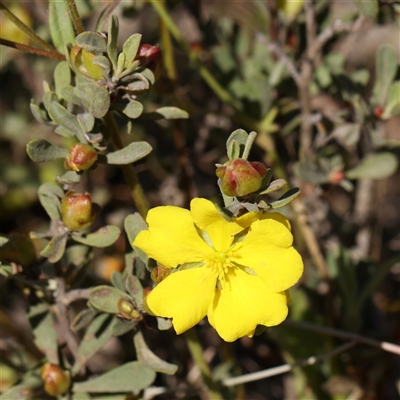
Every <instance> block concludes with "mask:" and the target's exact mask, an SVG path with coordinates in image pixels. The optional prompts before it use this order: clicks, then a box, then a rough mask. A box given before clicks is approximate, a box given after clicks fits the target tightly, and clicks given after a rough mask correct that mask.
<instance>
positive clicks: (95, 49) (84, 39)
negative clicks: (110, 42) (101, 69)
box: [75, 32, 107, 56]
mask: <svg viewBox="0 0 400 400" xmlns="http://www.w3.org/2000/svg"><path fill="white" fill-rule="evenodd" d="M75 43H76V44H77V45H78V46H80V47H82V48H83V49H85V50H86V51H89V52H91V53H93V54H96V55H98V56H99V55H102V54H103V53H106V52H107V43H106V41H105V39H104V37H103V36H102V35H101V34H100V33H97V32H83V33H81V34H80V35H78V36H77V37H76V38H75Z"/></svg>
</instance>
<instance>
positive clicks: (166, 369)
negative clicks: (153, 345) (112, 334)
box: [133, 331, 178, 375]
mask: <svg viewBox="0 0 400 400" xmlns="http://www.w3.org/2000/svg"><path fill="white" fill-rule="evenodd" d="M133 342H134V344H135V350H136V355H137V358H138V360H139V361H140V363H141V364H143V365H144V366H146V367H149V368H151V369H153V370H154V371H157V372H161V373H163V374H168V375H173V374H175V372H176V371H177V370H178V366H177V365H174V364H170V363H167V362H166V361H163V360H161V358H159V357H157V356H156V355H155V354H154V353H153V352H152V351H151V350H150V349H149V348H148V346H147V344H146V342H145V341H144V338H143V334H142V332H141V331H137V332H136V334H135V336H134V337H133Z"/></svg>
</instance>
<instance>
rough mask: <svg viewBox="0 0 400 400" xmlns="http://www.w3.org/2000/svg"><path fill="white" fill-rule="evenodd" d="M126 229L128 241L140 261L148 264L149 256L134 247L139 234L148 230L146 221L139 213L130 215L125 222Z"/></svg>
mask: <svg viewBox="0 0 400 400" xmlns="http://www.w3.org/2000/svg"><path fill="white" fill-rule="evenodd" d="M124 228H125V231H126V233H127V235H128V240H129V243H130V244H131V246H132V248H133V249H134V250H135V252H136V253H137V255H138V256H139V257H140V259H141V260H142V261H143V262H144V263H146V264H147V262H148V261H149V258H148V257H147V254H146V253H144V252H143V251H142V250H140V249H138V248H137V247H135V246H133V241H134V240H135V238H136V236H137V235H138V233H139V232H140V231H142V230H144V229H147V228H148V226H147V224H146V222H145V220H144V219H143V218H142V216H141V215H140V214H139V213H135V214H131V215H128V216H127V217H126V218H125V221H124Z"/></svg>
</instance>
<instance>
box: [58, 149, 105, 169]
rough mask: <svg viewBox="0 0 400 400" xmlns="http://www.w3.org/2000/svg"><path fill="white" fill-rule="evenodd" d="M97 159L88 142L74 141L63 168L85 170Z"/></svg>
mask: <svg viewBox="0 0 400 400" xmlns="http://www.w3.org/2000/svg"><path fill="white" fill-rule="evenodd" d="M96 161H97V152H96V150H95V149H94V148H93V147H92V146H90V145H89V144H83V143H75V144H73V145H72V146H71V147H70V148H69V153H68V157H67V158H66V159H65V161H64V168H65V169H69V170H72V171H76V172H79V171H85V170H87V169H89V168H90V167H91V166H92V165H93V164H94V163H95V162H96Z"/></svg>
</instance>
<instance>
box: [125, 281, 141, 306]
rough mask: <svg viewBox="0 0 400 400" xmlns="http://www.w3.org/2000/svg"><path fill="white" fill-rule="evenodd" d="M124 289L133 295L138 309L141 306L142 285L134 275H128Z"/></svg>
mask: <svg viewBox="0 0 400 400" xmlns="http://www.w3.org/2000/svg"><path fill="white" fill-rule="evenodd" d="M125 286H126V290H127V291H128V293H129V294H130V295H131V296H132V297H133V299H134V300H135V303H136V305H137V307H138V308H139V309H141V308H142V307H143V287H142V284H141V283H140V280H139V279H138V278H137V276H135V275H129V276H128V277H127V278H126V281H125Z"/></svg>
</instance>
